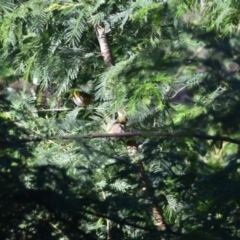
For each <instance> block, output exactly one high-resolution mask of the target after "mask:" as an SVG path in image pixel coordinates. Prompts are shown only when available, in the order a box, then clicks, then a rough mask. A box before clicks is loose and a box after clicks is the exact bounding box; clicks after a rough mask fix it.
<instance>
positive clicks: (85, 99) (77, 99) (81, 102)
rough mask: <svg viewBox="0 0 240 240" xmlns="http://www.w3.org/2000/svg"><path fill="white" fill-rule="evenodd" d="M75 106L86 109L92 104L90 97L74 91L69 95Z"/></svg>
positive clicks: (84, 93)
mask: <svg viewBox="0 0 240 240" xmlns="http://www.w3.org/2000/svg"><path fill="white" fill-rule="evenodd" d="M70 97H71V99H72V100H73V102H74V103H75V104H76V105H77V106H84V107H87V106H88V105H89V104H90V103H91V102H92V95H91V94H89V93H86V92H82V91H78V90H75V91H73V92H72V93H71V95H70Z"/></svg>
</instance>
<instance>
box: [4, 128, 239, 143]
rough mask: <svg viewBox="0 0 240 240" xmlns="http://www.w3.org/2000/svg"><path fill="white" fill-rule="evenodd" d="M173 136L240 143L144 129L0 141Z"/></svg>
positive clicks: (237, 140)
mask: <svg viewBox="0 0 240 240" xmlns="http://www.w3.org/2000/svg"><path fill="white" fill-rule="evenodd" d="M137 136H142V137H151V136H156V137H172V138H198V139H205V140H216V141H224V142H230V143H234V144H240V140H239V139H234V138H230V137H226V136H220V135H207V134H201V133H193V134H190V133H185V132H166V133H163V132H143V131H136V132H125V133H93V134H87V135H75V136H60V137H45V138H44V137H42V138H41V137H38V138H34V137H29V138H22V139H14V140H1V141H0V143H1V142H2V143H6V142H21V143H24V142H39V141H44V140H81V139H84V138H90V139H91V138H122V137H137Z"/></svg>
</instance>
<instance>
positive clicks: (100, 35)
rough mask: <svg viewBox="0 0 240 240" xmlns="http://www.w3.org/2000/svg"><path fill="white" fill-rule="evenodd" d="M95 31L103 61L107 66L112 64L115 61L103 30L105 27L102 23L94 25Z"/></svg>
mask: <svg viewBox="0 0 240 240" xmlns="http://www.w3.org/2000/svg"><path fill="white" fill-rule="evenodd" d="M95 32H96V35H97V39H98V42H99V46H100V49H101V55H102V57H103V61H104V63H105V64H106V65H107V66H108V67H111V66H114V65H115V62H114V59H113V55H112V52H111V48H110V45H109V42H108V34H107V33H106V32H105V28H104V26H103V24H102V25H98V26H96V27H95Z"/></svg>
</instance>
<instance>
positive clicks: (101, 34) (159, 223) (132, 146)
mask: <svg viewBox="0 0 240 240" xmlns="http://www.w3.org/2000/svg"><path fill="white" fill-rule="evenodd" d="M95 32H96V35H97V39H98V42H99V45H100V49H101V55H102V57H103V61H104V63H105V64H106V65H107V66H108V67H111V66H114V65H115V62H114V59H113V55H112V52H111V48H110V45H109V42H108V36H107V33H106V32H105V28H104V25H103V24H101V25H98V26H96V27H95ZM127 149H128V153H129V156H134V155H135V154H136V153H137V150H138V145H137V142H136V140H129V141H127ZM136 164H137V165H138V167H139V174H138V176H139V178H140V179H141V181H142V184H143V186H144V190H145V192H146V193H147V194H148V195H149V196H150V198H152V197H153V196H154V192H153V191H151V187H150V186H151V185H150V183H149V179H148V177H147V176H146V174H145V170H144V166H143V163H142V161H138V162H137V163H136ZM150 205H151V207H152V215H153V219H154V222H155V225H156V227H157V229H158V230H160V231H164V230H166V225H165V223H164V221H163V217H162V215H161V213H160V211H159V210H158V207H157V205H156V204H154V203H153V202H151V203H150Z"/></svg>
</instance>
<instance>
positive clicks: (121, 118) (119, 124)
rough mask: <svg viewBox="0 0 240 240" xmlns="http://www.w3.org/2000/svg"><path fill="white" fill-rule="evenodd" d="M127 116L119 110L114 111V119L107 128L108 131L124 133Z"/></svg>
mask: <svg viewBox="0 0 240 240" xmlns="http://www.w3.org/2000/svg"><path fill="white" fill-rule="evenodd" d="M126 123H127V117H126V116H125V115H124V114H123V113H122V112H121V111H118V112H117V113H116V120H114V121H113V122H112V123H111V124H110V127H109V128H108V133H124V132H125V125H126Z"/></svg>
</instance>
